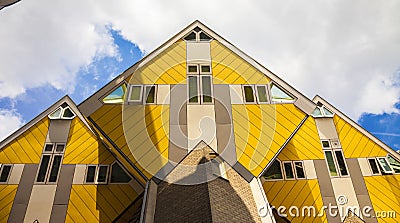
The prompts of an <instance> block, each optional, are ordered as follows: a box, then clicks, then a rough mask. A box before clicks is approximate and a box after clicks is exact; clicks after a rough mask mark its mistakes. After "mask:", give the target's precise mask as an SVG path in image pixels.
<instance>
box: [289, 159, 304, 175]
mask: <svg viewBox="0 0 400 223" xmlns="http://www.w3.org/2000/svg"><path fill="white" fill-rule="evenodd" d="M292 162H293V169H294V171H295V177H296V179H298V180H304V179H307V174H306V170H305V169H304V162H303V161H302V160H297V161H292ZM296 163H301V166H302V169H303V173H304V177H298V174H297V169H296Z"/></svg>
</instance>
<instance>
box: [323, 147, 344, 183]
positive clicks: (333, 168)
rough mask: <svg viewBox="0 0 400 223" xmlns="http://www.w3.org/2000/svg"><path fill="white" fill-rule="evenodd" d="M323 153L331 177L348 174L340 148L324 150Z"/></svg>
mask: <svg viewBox="0 0 400 223" xmlns="http://www.w3.org/2000/svg"><path fill="white" fill-rule="evenodd" d="M324 153H325V159H326V162H327V164H328V170H329V172H330V175H331V176H332V177H338V176H348V175H349V173H348V171H347V166H346V162H345V159H344V156H343V152H342V150H325V151H324Z"/></svg>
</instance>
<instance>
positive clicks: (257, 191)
mask: <svg viewBox="0 0 400 223" xmlns="http://www.w3.org/2000/svg"><path fill="white" fill-rule="evenodd" d="M250 188H251V192H252V193H253V198H254V201H255V202H256V206H257V211H258V214H259V216H260V218H261V222H262V223H275V219H274V217H273V215H272V210H271V208H270V204H269V202H268V200H267V196H266V195H265V192H264V189H263V187H262V186H261V182H260V179H258V178H257V177H254V178H253V180H252V181H251V182H250Z"/></svg>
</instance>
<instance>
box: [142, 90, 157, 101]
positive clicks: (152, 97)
mask: <svg viewBox="0 0 400 223" xmlns="http://www.w3.org/2000/svg"><path fill="white" fill-rule="evenodd" d="M145 91H146V92H145V95H144V96H145V98H146V104H155V103H156V86H155V85H152V86H146V87H145Z"/></svg>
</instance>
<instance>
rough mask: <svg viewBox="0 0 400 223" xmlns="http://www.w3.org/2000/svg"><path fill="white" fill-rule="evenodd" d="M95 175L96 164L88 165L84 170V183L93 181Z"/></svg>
mask: <svg viewBox="0 0 400 223" xmlns="http://www.w3.org/2000/svg"><path fill="white" fill-rule="evenodd" d="M95 175H96V166H88V167H87V172H86V183H94V177H95Z"/></svg>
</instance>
